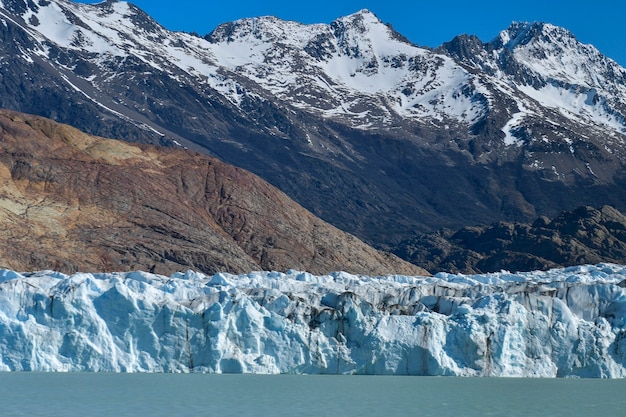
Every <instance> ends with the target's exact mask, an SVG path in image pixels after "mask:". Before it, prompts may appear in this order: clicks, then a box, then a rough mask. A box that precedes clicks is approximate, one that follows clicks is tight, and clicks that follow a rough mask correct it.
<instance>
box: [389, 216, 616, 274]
mask: <svg viewBox="0 0 626 417" xmlns="http://www.w3.org/2000/svg"><path fill="white" fill-rule="evenodd" d="M400 247H401V248H402V250H403V251H404V252H403V253H396V254H397V255H398V256H401V257H402V258H404V259H408V260H410V261H411V262H413V263H415V264H417V265H421V266H423V267H425V268H427V269H428V270H430V271H434V272H435V273H436V272H438V271H450V272H465V271H472V272H473V273H486V272H494V271H501V270H513V271H527V270H548V269H551V268H557V267H565V266H575V265H583V264H593V263H598V262H616V263H617V262H621V261H622V260H624V259H626V216H624V215H623V214H622V213H620V212H619V211H617V210H615V209H614V208H613V207H610V206H604V207H602V208H601V209H599V210H598V209H594V208H593V207H589V206H587V207H579V208H577V209H576V210H573V211H566V212H563V213H561V214H559V215H558V216H556V217H555V218H553V219H548V218H547V217H545V216H544V217H540V218H538V219H536V220H535V221H534V222H533V223H510V222H498V223H496V224H493V225H491V226H482V227H481V226H467V227H464V228H462V229H460V230H457V231H451V230H447V229H444V230H440V231H438V232H433V233H428V234H424V235H422V236H420V237H417V238H414V239H409V240H408V241H407V242H403V243H402V244H401V245H400Z"/></svg>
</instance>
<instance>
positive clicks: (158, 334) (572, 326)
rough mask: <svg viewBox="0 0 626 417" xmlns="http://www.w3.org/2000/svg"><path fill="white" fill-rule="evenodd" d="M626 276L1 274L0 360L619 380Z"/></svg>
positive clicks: (589, 271) (621, 270)
mask: <svg viewBox="0 0 626 417" xmlns="http://www.w3.org/2000/svg"><path fill="white" fill-rule="evenodd" d="M625 283H626V267H625V266H620V265H611V264H600V265H596V266H579V267H573V268H566V269H558V270H552V271H548V272H533V273H518V274H511V273H507V272H502V273H498V274H487V275H475V276H468V275H451V274H443V273H442V274H438V275H436V276H434V277H406V276H389V277H364V276H354V275H349V274H346V273H334V274H330V275H327V276H313V275H311V274H308V273H303V272H298V271H288V272H286V273H277V272H255V273H250V274H247V275H239V276H234V275H227V274H217V275H214V276H205V275H203V274H199V273H195V272H192V271H188V272H187V273H184V274H183V273H178V274H174V275H173V276H171V277H165V276H160V275H153V274H148V273H144V272H131V273H113V274H85V273H78V274H74V275H71V276H67V275H63V274H60V273H57V272H51V271H43V272H37V273H17V272H14V271H9V270H0V370H4V371H25V370H31V371H35V370H36V371H115V372H120V371H121V372H142V371H158V372H215V373H231V372H253V373H310V374H337V373H340V374H349V373H355V374H410V375H463V376H532V377H565V376H580V377H625V376H626V330H625V329H626V323H625V317H626V289H625V288H624V286H625Z"/></svg>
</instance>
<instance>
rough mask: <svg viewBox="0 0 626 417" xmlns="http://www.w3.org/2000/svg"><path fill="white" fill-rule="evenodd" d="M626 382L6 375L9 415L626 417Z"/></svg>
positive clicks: (0, 385) (2, 397)
mask: <svg viewBox="0 0 626 417" xmlns="http://www.w3.org/2000/svg"><path fill="white" fill-rule="evenodd" d="M625 392H626V380H599V379H503V378H454V377H394V376H313V375H310V376H302V375H202V374H101V373H100V374H98V373H0V415H2V416H4V417H18V416H28V417H46V416H51V417H74V416H76V417H78V416H80V417H100V416H102V417H126V416H150V417H161V416H168V417H170V416H251V417H252V416H263V417H265V416H272V417H283V416H284V417H298V416H316V417H319V416H340V417H347V416H359V417H367V416H376V417H381V416H437V417H445V416H455V417H458V416H465V417H468V416H481V417H485V416H507V417H511V416H524V417H529V416H542V417H545V416H568V417H575V416H599V415H606V416H624V415H626V395H625Z"/></svg>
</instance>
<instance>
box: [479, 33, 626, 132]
mask: <svg viewBox="0 0 626 417" xmlns="http://www.w3.org/2000/svg"><path fill="white" fill-rule="evenodd" d="M490 47H491V48H493V49H494V50H493V56H495V57H497V59H499V60H501V64H500V67H501V68H503V69H504V72H505V73H506V71H507V67H511V66H513V67H515V68H516V70H515V72H513V73H509V74H507V76H508V77H511V78H512V79H513V80H514V81H515V85H516V88H517V89H519V91H521V92H522V93H523V94H524V95H525V96H527V97H528V98H530V99H532V100H533V101H535V102H536V103H539V104H540V106H542V107H547V108H551V109H556V110H557V111H558V112H559V113H560V114H561V115H563V116H565V117H567V118H569V119H571V120H574V121H580V120H583V121H587V122H589V123H598V124H600V125H603V126H605V127H608V128H609V129H610V130H613V131H614V132H619V133H622V134H623V133H626V119H625V115H626V99H625V98H624V97H626V70H625V69H624V68H622V67H621V66H619V65H618V64H617V63H616V62H615V61H613V60H611V59H609V58H607V57H605V56H604V55H602V54H601V53H600V52H599V51H598V50H597V49H596V48H595V47H594V46H592V45H585V44H582V43H580V42H579V41H578V40H577V39H576V38H575V37H574V35H573V34H572V33H571V32H569V31H567V30H566V29H564V28H560V27H557V26H554V25H551V24H548V23H514V24H512V25H511V27H509V28H508V29H507V30H505V31H502V32H501V33H500V35H499V36H498V37H497V38H496V39H495V40H493V41H492V42H491V43H490ZM508 54H510V55H511V59H512V60H514V61H515V65H511V63H510V62H507V59H504V60H503V59H502V57H503V56H506V55H508ZM520 69H523V70H522V71H520ZM522 74H523V75H522ZM520 75H522V76H520ZM534 107H536V108H537V106H534ZM526 114H527V115H533V114H532V113H530V112H526ZM534 115H535V116H536V115H537V113H535V114H534Z"/></svg>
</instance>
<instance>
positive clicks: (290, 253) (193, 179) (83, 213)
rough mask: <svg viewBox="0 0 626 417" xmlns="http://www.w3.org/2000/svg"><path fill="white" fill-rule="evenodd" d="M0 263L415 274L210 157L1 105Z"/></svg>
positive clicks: (413, 269) (65, 268) (71, 269)
mask: <svg viewBox="0 0 626 417" xmlns="http://www.w3.org/2000/svg"><path fill="white" fill-rule="evenodd" d="M0 225H1V228H2V230H3V233H2V234H0V254H1V255H0V266H2V267H4V268H13V269H16V270H25V271H28V270H39V269H55V270H59V271H65V272H74V271H79V270H80V271H131V270H145V271H153V272H156V273H161V274H171V273H173V272H176V271H180V270H186V269H194V270H198V271H204V272H206V273H214V272H217V271H223V272H238V273H246V272H249V271H255V270H286V269H289V268H295V269H301V270H307V271H318V272H323V273H327V272H330V271H334V270H347V271H352V272H354V273H369V274H386V273H407V274H422V273H425V271H424V270H422V269H421V268H418V267H416V266H414V265H411V264H408V263H406V262H404V261H401V260H400V259H398V258H396V257H395V256H393V255H388V254H384V253H381V252H378V251H376V250H374V249H373V248H371V247H369V246H367V245H365V244H364V243H362V242H361V241H359V240H358V239H357V238H355V237H354V236H351V235H348V234H346V233H344V232H341V231H340V230H338V229H336V228H334V227H332V226H330V225H329V224H327V223H325V222H323V221H322V220H320V219H318V218H316V217H315V216H313V215H312V214H311V213H309V212H308V211H306V210H305V209H303V208H302V207H300V206H299V205H298V204H296V203H295V202H294V201H292V200H291V199H289V198H288V197H287V196H286V195H285V194H284V193H282V192H280V191H279V190H277V189H276V188H274V187H272V186H271V185H269V184H268V183H266V182H265V181H263V180H262V179H260V178H259V177H257V176H255V175H253V174H250V173H248V172H246V171H244V170H242V169H239V168H236V167H233V166H230V165H227V164H224V163H222V162H220V161H218V160H216V159H215V158H211V157H208V156H204V155H200V154H197V153H194V152H190V151H184V150H180V149H174V148H160V147H153V146H148V145H140V144H130V143H127V142H120V141H116V140H111V139H103V138H100V137H95V136H91V135H87V134H85V133H83V132H80V131H79V130H77V129H75V128H72V127H70V126H67V125H62V124H58V123H56V122H53V121H51V120H49V119H44V118H41V117H37V116H30V115H25V114H20V113H16V112H11V111H5V110H2V111H0Z"/></svg>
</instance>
